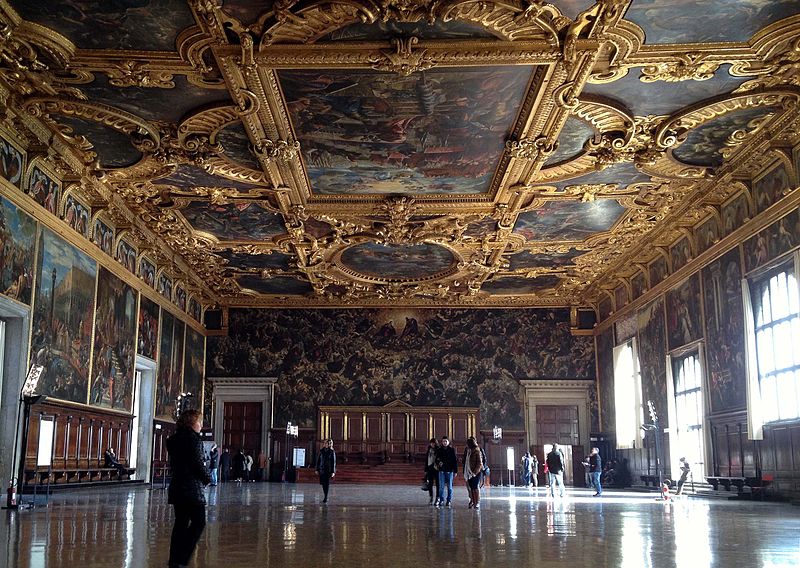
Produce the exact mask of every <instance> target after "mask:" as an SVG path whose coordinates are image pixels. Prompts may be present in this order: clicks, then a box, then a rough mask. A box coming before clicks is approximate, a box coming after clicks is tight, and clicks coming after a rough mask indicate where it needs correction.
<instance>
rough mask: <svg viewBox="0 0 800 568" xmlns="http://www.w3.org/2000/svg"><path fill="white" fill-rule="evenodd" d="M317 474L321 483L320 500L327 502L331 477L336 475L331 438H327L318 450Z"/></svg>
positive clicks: (334, 454) (334, 455)
mask: <svg viewBox="0 0 800 568" xmlns="http://www.w3.org/2000/svg"><path fill="white" fill-rule="evenodd" d="M317 475H319V484H320V485H322V493H323V499H322V502H323V503H327V502H328V489H329V488H330V483H331V478H332V477H334V476H335V475H336V452H334V451H333V440H327V441H326V442H325V447H324V448H322V449H321V450H320V451H319V456H318V457H317Z"/></svg>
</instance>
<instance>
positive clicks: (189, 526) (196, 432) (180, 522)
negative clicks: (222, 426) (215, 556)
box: [167, 410, 211, 568]
mask: <svg viewBox="0 0 800 568" xmlns="http://www.w3.org/2000/svg"><path fill="white" fill-rule="evenodd" d="M176 426H177V429H176V431H175V434H173V435H172V436H170V437H169V438H168V439H167V451H168V452H169V467H170V470H171V471H172V478H171V479H170V483H169V493H168V497H169V503H170V504H171V505H172V506H173V508H174V509H175V525H174V526H173V528H172V540H171V541H170V548H169V566H170V568H182V567H184V566H188V565H189V560H190V559H191V557H192V554H193V553H194V549H195V547H196V546H197V541H199V540H200V535H202V534H203V529H204V528H205V526H206V496H205V490H204V486H205V485H208V484H209V483H211V477H210V476H209V475H208V471H207V470H206V467H205V464H204V463H203V458H204V457H205V456H204V452H203V442H202V441H201V440H200V430H201V429H202V427H203V416H202V414H200V412H199V411H197V410H188V411H186V412H184V413H183V414H181V415H180V418H178V422H177V424H176Z"/></svg>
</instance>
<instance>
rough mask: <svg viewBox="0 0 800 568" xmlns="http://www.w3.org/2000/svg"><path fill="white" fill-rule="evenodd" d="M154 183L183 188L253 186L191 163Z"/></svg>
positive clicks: (241, 187)
mask: <svg viewBox="0 0 800 568" xmlns="http://www.w3.org/2000/svg"><path fill="white" fill-rule="evenodd" d="M154 183H157V184H159V185H174V186H175V187H180V188H183V189H194V188H196V187H220V186H222V187H231V188H234V189H243V190H248V189H251V188H252V187H253V184H250V183H242V182H239V181H234V180H232V179H229V178H226V177H222V176H218V175H214V174H209V173H208V172H206V171H205V170H203V169H201V168H198V167H197V166H193V165H182V166H180V167H178V169H177V170H176V171H174V172H173V173H171V174H170V175H168V176H165V177H162V178H158V179H156V180H155V181H154Z"/></svg>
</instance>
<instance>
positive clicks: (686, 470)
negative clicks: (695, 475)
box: [675, 458, 694, 495]
mask: <svg viewBox="0 0 800 568" xmlns="http://www.w3.org/2000/svg"><path fill="white" fill-rule="evenodd" d="M680 465H681V477H680V479H678V490H677V491H676V492H675V495H683V486H684V484H685V483H686V480H687V479H688V478H689V474H690V473H691V471H692V468H691V466H690V465H689V462H688V461H686V458H681V459H680ZM692 483H694V482H692Z"/></svg>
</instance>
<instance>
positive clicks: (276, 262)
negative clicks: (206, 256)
mask: <svg viewBox="0 0 800 568" xmlns="http://www.w3.org/2000/svg"><path fill="white" fill-rule="evenodd" d="M219 255H220V256H221V257H222V258H224V259H225V260H227V261H228V265H229V266H232V267H236V268H237V269H240V270H264V269H274V270H289V268H290V263H291V261H292V260H293V259H292V257H291V256H290V255H288V254H283V253H280V252H270V253H267V254H246V253H238V252H232V251H229V250H224V251H221V252H220V253H219Z"/></svg>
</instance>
